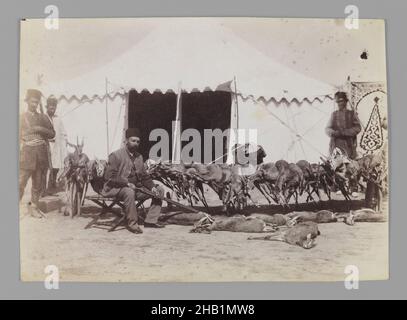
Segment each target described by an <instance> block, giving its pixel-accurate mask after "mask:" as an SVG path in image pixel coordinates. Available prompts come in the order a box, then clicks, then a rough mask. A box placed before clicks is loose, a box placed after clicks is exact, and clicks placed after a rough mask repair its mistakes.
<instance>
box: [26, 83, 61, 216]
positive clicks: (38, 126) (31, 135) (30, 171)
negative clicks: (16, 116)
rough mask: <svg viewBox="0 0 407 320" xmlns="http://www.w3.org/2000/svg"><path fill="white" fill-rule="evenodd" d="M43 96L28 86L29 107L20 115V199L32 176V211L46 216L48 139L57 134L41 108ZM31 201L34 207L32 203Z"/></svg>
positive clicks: (35, 214)
mask: <svg viewBox="0 0 407 320" xmlns="http://www.w3.org/2000/svg"><path fill="white" fill-rule="evenodd" d="M41 96H42V94H41V92H40V91H38V90H35V89H29V90H27V94H26V98H25V101H26V103H27V106H28V110H27V111H26V112H24V113H23V114H22V115H21V117H20V172H19V187H20V201H21V198H22V197H23V194H24V190H25V187H26V185H27V182H28V179H29V178H31V181H32V187H31V203H29V205H30V210H29V211H30V213H31V215H32V216H34V217H41V216H43V213H42V212H41V211H40V209H39V208H38V202H39V199H40V196H41V191H42V183H43V176H44V172H46V171H47V169H48V168H49V165H50V163H49V154H48V144H47V140H49V139H53V138H54V137H55V131H54V128H53V127H52V124H51V123H50V121H49V120H48V118H47V116H46V115H44V114H43V113H42V112H41V113H39V112H38V110H37V108H38V105H39V104H40V103H41ZM41 111H42V110H41ZM31 204H32V205H33V207H31ZM31 208H33V209H34V211H32V210H31Z"/></svg>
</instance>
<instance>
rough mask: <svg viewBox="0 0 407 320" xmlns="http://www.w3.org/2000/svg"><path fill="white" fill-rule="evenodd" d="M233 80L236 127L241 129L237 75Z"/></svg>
mask: <svg viewBox="0 0 407 320" xmlns="http://www.w3.org/2000/svg"><path fill="white" fill-rule="evenodd" d="M233 82H234V83H235V103H236V129H239V104H238V102H237V85H236V76H234V77H233Z"/></svg>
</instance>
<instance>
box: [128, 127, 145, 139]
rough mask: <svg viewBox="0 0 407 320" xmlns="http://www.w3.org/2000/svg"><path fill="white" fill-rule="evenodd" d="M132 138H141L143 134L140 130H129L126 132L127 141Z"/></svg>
mask: <svg viewBox="0 0 407 320" xmlns="http://www.w3.org/2000/svg"><path fill="white" fill-rule="evenodd" d="M130 137H139V138H140V137H141V132H140V129H139V128H128V129H127V130H126V139H127V138H130Z"/></svg>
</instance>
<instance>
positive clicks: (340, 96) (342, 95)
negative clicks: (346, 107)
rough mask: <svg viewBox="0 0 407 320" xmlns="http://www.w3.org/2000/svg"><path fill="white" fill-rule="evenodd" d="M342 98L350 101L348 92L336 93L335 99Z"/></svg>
mask: <svg viewBox="0 0 407 320" xmlns="http://www.w3.org/2000/svg"><path fill="white" fill-rule="evenodd" d="M341 98H342V99H345V100H348V96H347V95H346V92H343V91H338V92H336V93H335V99H341Z"/></svg>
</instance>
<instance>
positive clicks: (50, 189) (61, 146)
mask: <svg viewBox="0 0 407 320" xmlns="http://www.w3.org/2000/svg"><path fill="white" fill-rule="evenodd" d="M57 105H58V100H57V98H55V97H54V96H52V95H51V96H50V97H49V98H48V99H47V105H46V106H45V108H46V109H47V112H46V115H47V117H48V119H49V121H50V122H51V123H52V125H53V127H54V130H55V138H54V139H50V140H48V142H49V148H50V153H51V167H50V170H49V174H48V185H47V191H46V193H47V194H49V195H52V194H55V193H56V191H57V185H56V179H57V174H58V171H59V170H60V169H63V168H64V159H65V157H66V155H67V150H66V146H67V143H68V137H67V134H66V131H65V128H64V124H63V123H62V120H61V119H60V118H59V117H58V116H57V115H56V114H55V112H56V109H57Z"/></svg>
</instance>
